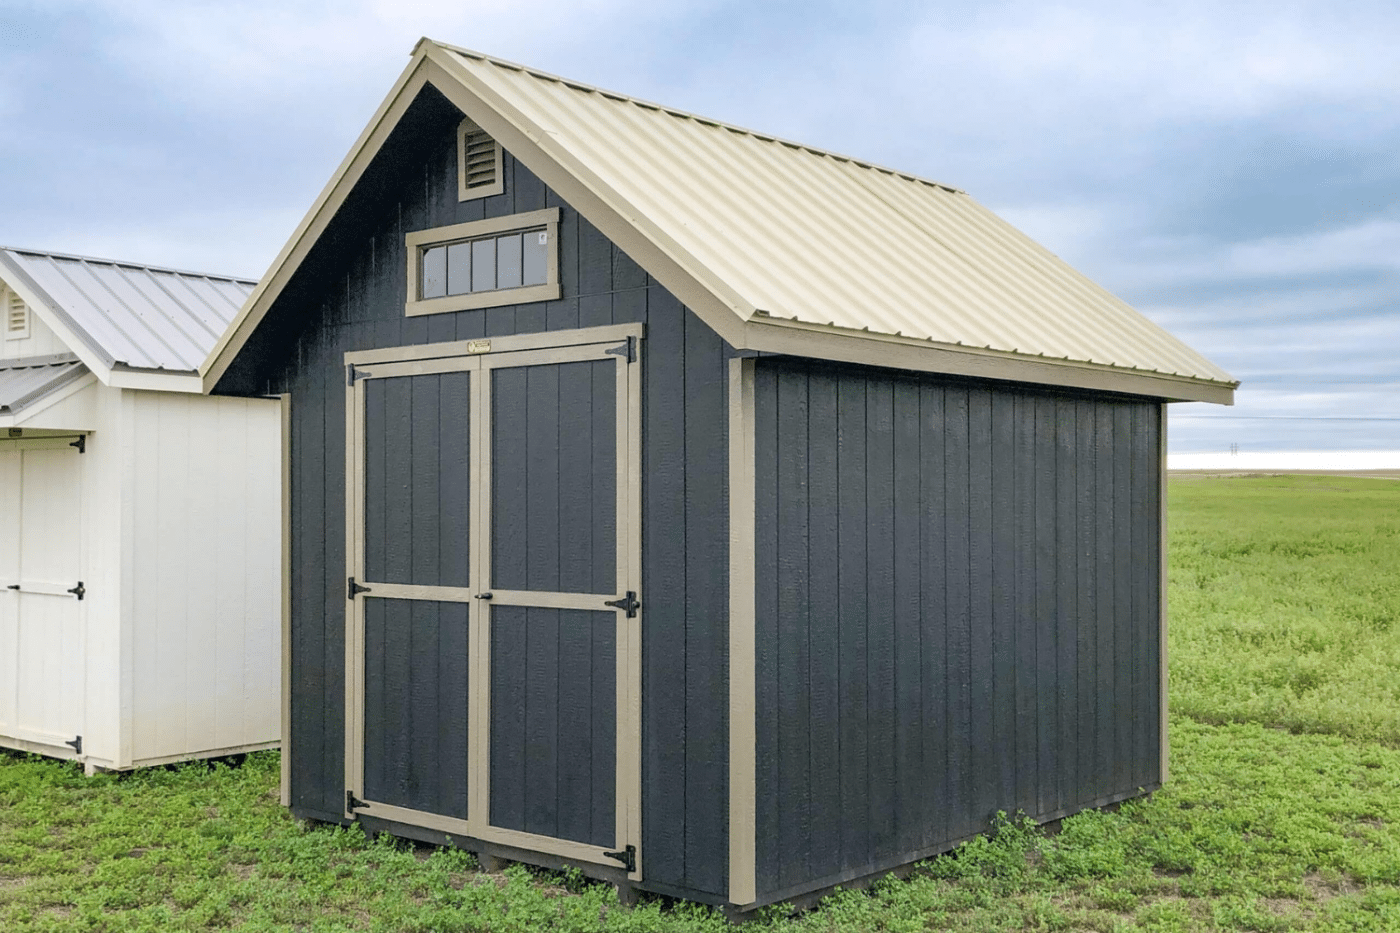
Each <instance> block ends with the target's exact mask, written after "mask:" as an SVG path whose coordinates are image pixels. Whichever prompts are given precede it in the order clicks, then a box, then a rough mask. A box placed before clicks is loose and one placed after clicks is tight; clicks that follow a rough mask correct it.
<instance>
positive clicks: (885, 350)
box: [200, 39, 1238, 405]
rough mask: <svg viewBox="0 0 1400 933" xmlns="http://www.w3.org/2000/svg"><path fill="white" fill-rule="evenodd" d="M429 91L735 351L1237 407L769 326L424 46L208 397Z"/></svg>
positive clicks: (935, 350) (273, 276)
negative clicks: (415, 104) (416, 102)
mask: <svg viewBox="0 0 1400 933" xmlns="http://www.w3.org/2000/svg"><path fill="white" fill-rule="evenodd" d="M429 84H431V85H432V86H433V87H434V88H435V89H436V90H437V91H439V92H440V93H441V94H442V95H443V96H444V97H446V98H447V99H448V101H450V102H451V103H452V104H453V105H454V106H456V107H457V109H459V110H460V111H462V113H464V114H465V115H467V116H469V117H470V118H471V119H472V120H473V121H475V122H476V123H477V124H478V125H479V126H481V127H482V129H484V130H486V132H487V133H489V134H490V135H491V136H492V137H494V138H495V139H496V140H497V141H498V142H499V143H500V144H501V145H502V146H503V147H504V148H505V149H506V150H507V151H509V152H510V153H511V154H512V155H513V156H514V157H515V158H517V159H518V160H519V161H520V162H521V163H522V164H524V165H525V167H526V168H528V169H529V170H530V171H531V172H533V173H534V174H535V175H536V176H538V177H539V178H540V180H541V181H543V182H544V183H545V184H546V185H548V186H549V187H550V188H551V189H553V190H554V191H556V192H558V194H559V195H560V197H562V198H563V199H564V200H565V201H567V202H568V203H569V204H570V205H572V206H573V207H574V208H575V209H577V210H578V211H579V212H580V213H581V214H582V215H583V216H584V217H586V218H587V219H588V221H589V222H590V223H592V224H593V225H594V226H595V227H597V228H598V230H599V231H600V232H601V233H603V234H604V235H605V236H607V237H608V238H609V239H611V240H612V241H613V242H614V243H616V244H617V245H618V246H619V247H620V248H621V249H622V250H623V251H624V252H626V253H627V254H628V255H629V256H630V257H632V259H634V260H635V261H636V262H637V263H638V264H640V265H641V266H642V268H644V269H646V271H647V272H648V273H649V274H650V275H651V276H652V278H654V279H655V280H656V281H657V282H658V283H660V284H661V285H662V286H663V287H665V288H666V289H667V290H668V291H670V292H671V293H672V294H673V295H675V296H676V298H677V299H678V300H679V301H680V302H681V303H682V304H684V305H685V306H686V307H688V308H689V309H690V310H692V311H694V312H695V313H696V314H697V315H698V316H699V317H700V318H701V319H702V320H703V321H704V322H705V323H706V324H707V325H709V326H710V327H711V328H712V329H714V330H715V332H716V333H718V334H719V335H720V337H722V338H723V339H724V340H725V341H726V342H728V343H729V344H730V345H731V346H733V347H735V348H736V349H741V350H743V349H747V350H756V351H760V352H771V353H783V354H792V355H800V356H809V357H814V358H817V359H827V360H844V361H848V362H859V363H864V364H867V365H872V366H885V367H893V368H898V369H907V370H914V371H919V372H930V373H945V374H950V375H959V376H974V377H981V378H994V379H1005V380H1011V381H1018V382H1030V383H1039V384H1044V385H1054V386H1070V387H1076V388H1083V389H1091V390H1103V391H1113V392H1123V393H1128V394H1134V395H1146V396H1151V397H1156V398H1164V399H1168V400H1174V401H1208V402H1215V403H1218V404H1225V405H1230V404H1233V400H1234V390H1235V388H1236V386H1237V385H1238V383H1237V382H1230V383H1223V382H1214V381H1210V380H1205V379H1199V378H1192V377H1187V376H1177V375H1169V374H1163V373H1156V372H1146V371H1142V370H1133V369H1126V368H1123V367H1116V366H1110V365H1104V364H1099V363H1086V362H1079V361H1074V360H1055V359H1050V358H1044V357H1030V356H1025V355H1023V354H1017V353H1010V352H1001V351H994V350H983V349H980V348H974V347H968V346H962V345H950V344H938V343H934V342H931V341H927V340H917V339H911V338H907V337H902V336H900V335H899V334H879V333H874V332H869V331H851V330H844V329H841V328H836V327H823V326H821V325H814V324H809V323H805V322H799V321H788V320H786V319H781V320H780V319H775V318H769V317H767V316H765V315H764V314H763V313H762V312H760V311H759V309H757V308H755V307H753V306H752V305H751V304H749V303H748V302H747V301H745V299H744V298H743V297H742V296H741V295H740V294H739V293H738V292H737V291H734V290H733V289H730V288H728V287H727V286H726V285H725V283H724V282H723V281H721V280H719V279H718V278H717V277H716V276H713V275H710V274H708V272H707V270H706V269H705V268H704V266H703V265H702V264H701V263H700V262H699V261H698V260H697V259H696V258H695V257H694V256H693V255H691V254H690V253H688V252H687V251H686V250H685V249H684V248H683V247H682V246H681V244H679V243H677V242H676V241H675V240H674V239H673V238H672V237H670V236H668V235H667V234H666V233H665V231H663V230H661V229H659V228H658V227H656V226H655V225H654V224H651V223H650V222H649V221H648V219H647V218H646V216H645V214H644V212H642V211H639V210H637V209H636V208H635V207H634V206H633V205H631V204H630V203H629V202H628V201H627V200H626V198H624V197H623V196H622V195H621V194H620V193H619V192H618V191H616V190H615V189H613V188H612V187H611V186H609V185H608V184H607V183H606V182H604V181H603V180H602V179H601V178H599V177H598V176H597V175H596V174H594V173H592V172H590V171H589V170H588V169H587V167H586V166H584V165H582V164H581V163H580V162H579V161H578V160H577V159H572V158H571V157H570V156H569V153H568V152H567V151H566V150H565V148H564V147H563V145H562V144H561V143H560V142H559V141H558V140H557V139H555V138H554V137H553V136H552V135H551V134H550V133H549V132H548V131H543V130H540V129H539V128H538V127H535V125H534V124H533V123H532V122H531V121H530V120H529V119H528V118H527V117H526V116H525V115H524V114H522V113H520V112H519V111H518V110H517V109H516V108H515V107H514V106H513V105H512V104H511V103H510V102H509V101H507V100H506V99H505V98H503V97H502V96H501V95H500V94H498V93H496V92H495V91H493V89H492V88H491V87H489V86H488V85H487V84H486V83H484V82H482V81H481V80H480V79H478V78H477V77H476V76H475V75H473V74H472V73H471V72H470V71H468V70H467V69H465V68H463V67H462V66H461V64H460V63H459V61H458V60H457V59H456V57H455V56H454V55H452V54H451V52H450V51H449V50H448V49H446V48H444V47H442V46H439V45H438V44H436V43H434V42H432V41H431V40H428V39H423V40H420V41H419V43H418V45H417V46H416V47H415V49H414V51H413V55H412V58H411V60H410V62H409V64H408V67H407V68H405V69H404V72H403V73H402V74H401V75H400V76H399V79H398V80H397V81H396V82H395V84H394V86H393V88H392V89H391V90H390V92H389V94H388V96H387V97H386V98H385V99H384V101H383V103H381V104H380V106H379V108H378V109H377V110H376V111H375V114H374V116H373V118H372V119H371V120H370V122H369V125H368V126H367V127H366V128H365V130H364V131H363V132H362V133H361V134H360V137H359V138H358V139H357V140H356V142H355V144H354V146H353V147H352V148H351V150H350V152H349V154H348V155H347V156H346V157H345V159H344V161H342V162H341V164H340V166H339V167H338V168H337V169H336V171H335V173H334V175H332V176H331V179H330V181H329V182H328V183H327V185H326V187H325V188H324V189H323V190H322V192H321V194H320V195H319V196H318V197H317V199H316V201H315V203H314V204H313V205H312V208H311V210H310V211H309V212H308V213H307V214H306V216H305V217H304V218H303V219H302V221H301V223H300V224H299V225H298V226H297V228H296V230H295V232H293V234H292V236H291V238H290V239H289V240H288V241H287V244H286V245H285V246H284V247H283V248H282V250H281V252H280V253H279V254H278V255H277V258H276V259H274V260H273V263H272V265H271V266H270V267H269V269H268V272H267V274H266V275H264V276H263V278H262V279H261V280H260V281H259V283H258V286H257V288H256V289H255V290H254V291H253V293H252V294H251V295H250V296H249V298H248V300H247V301H246V302H245V303H244V306H243V308H242V309H240V311H239V313H238V315H237V316H236V317H235V318H234V322H233V324H232V326H230V327H229V329H228V330H227V331H226V332H225V334H224V336H223V338H222V339H221V340H220V341H219V343H218V344H217V345H216V346H215V347H214V349H213V351H212V352H211V353H210V355H209V358H208V360H207V361H206V362H205V364H204V366H203V367H201V369H200V376H201V379H202V390H203V391H205V392H210V391H212V390H213V389H214V387H215V386H216V385H217V384H218V382H219V380H220V379H221V378H222V377H223V376H224V374H225V373H226V372H227V371H228V369H229V367H230V366H231V365H232V363H233V361H234V359H235V358H236V357H237V355H238V353H239V351H240V350H241V349H242V348H243V346H244V345H245V344H246V343H247V342H248V340H249V339H250V338H251V337H252V335H253V333H254V331H256V330H257V328H258V325H259V324H261V323H262V321H263V319H264V318H265V317H266V316H267V314H268V312H269V311H270V310H271V308H272V307H273V305H275V304H276V302H277V300H278V298H279V297H280V296H281V295H282V293H283V292H284V290H285V289H286V288H287V286H288V284H289V283H290V282H291V280H292V278H293V276H294V275H295V274H296V271H297V270H298V268H300V266H301V264H302V262H303V261H304V260H305V259H306V258H307V256H308V255H309V254H310V252H311V250H312V248H313V247H314V245H315V244H316V242H317V240H318V238H319V237H320V236H321V234H322V233H324V232H325V230H326V228H327V226H328V225H329V224H330V223H331V221H332V219H333V218H334V217H335V215H336V213H337V211H338V210H339V209H340V208H341V206H342V205H343V204H344V203H345V201H346V199H347V198H348V197H349V196H350V193H351V192H352V191H353V190H354V188H355V186H356V184H357V183H358V182H359V181H360V179H361V178H362V177H363V176H364V174H365V172H366V170H367V169H368V168H369V166H370V163H371V162H372V161H373V159H374V157H375V156H376V155H377V154H378V153H379V152H380V150H381V149H382V148H383V146H384V144H385V143H386V142H387V140H388V139H389V136H390V133H391V132H392V131H393V129H394V127H395V126H397V125H398V123H399V121H400V120H401V119H402V118H403V116H404V114H405V113H406V112H407V111H408V108H409V106H410V105H411V104H412V103H413V101H414V99H415V98H416V97H417V96H418V94H419V92H421V91H422V90H423V89H424V88H425V87H426V86H427V85H429Z"/></svg>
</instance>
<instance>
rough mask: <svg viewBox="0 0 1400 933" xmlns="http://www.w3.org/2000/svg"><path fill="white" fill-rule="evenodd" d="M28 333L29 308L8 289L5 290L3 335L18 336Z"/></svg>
mask: <svg viewBox="0 0 1400 933" xmlns="http://www.w3.org/2000/svg"><path fill="white" fill-rule="evenodd" d="M28 332H29V306H28V305H26V304H25V303H24V299H23V298H21V297H20V296H18V295H16V294H15V293H14V292H12V291H11V290H10V289H8V288H7V289H5V334H6V336H19V335H21V334H26V333H28Z"/></svg>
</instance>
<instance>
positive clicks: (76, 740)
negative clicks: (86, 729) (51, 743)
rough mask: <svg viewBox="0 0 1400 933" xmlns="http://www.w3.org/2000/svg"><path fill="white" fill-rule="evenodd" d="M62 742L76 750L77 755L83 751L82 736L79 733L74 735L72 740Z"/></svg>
mask: <svg viewBox="0 0 1400 933" xmlns="http://www.w3.org/2000/svg"><path fill="white" fill-rule="evenodd" d="M63 744H64V745H67V746H68V747H70V748H72V749H73V751H75V752H77V753H78V754H79V755H81V754H82V753H83V737H82V736H81V735H78V736H74V737H73V741H71V742H64V743H63Z"/></svg>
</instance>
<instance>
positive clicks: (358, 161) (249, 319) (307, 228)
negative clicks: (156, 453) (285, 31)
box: [199, 43, 426, 393]
mask: <svg viewBox="0 0 1400 933" xmlns="http://www.w3.org/2000/svg"><path fill="white" fill-rule="evenodd" d="M421 46H422V44H421V43H420V49H419V50H417V51H415V52H414V55H413V57H412V59H411V60H410V61H409V63H408V67H407V68H405V69H404V70H403V73H402V74H400V75H399V79H398V80H397V81H395V82H394V86H393V88H392V89H390V91H389V93H388V95H387V96H386V97H385V98H384V101H383V103H381V104H380V105H379V108H378V109H377V110H376V111H375V112H374V116H373V117H371V118H370V121H369V124H368V125H367V126H366V127H365V129H364V131H363V132H362V133H360V136H359V138H358V139H356V140H355V144H354V145H353V146H352V147H350V152H349V153H348V154H347V155H346V156H345V158H344V159H343V160H342V161H341V163H340V166H339V167H338V168H337V169H336V170H335V173H334V174H333V175H331V178H330V181H328V182H327V183H326V186H325V188H323V189H322V190H321V193H320V195H319V196H317V198H316V201H315V202H314V203H313V204H312V206H311V209H310V210H309V211H307V212H306V216H305V217H303V218H302V220H301V223H299V224H298V225H297V228H296V230H295V231H293V233H292V236H291V238H290V239H288V240H287V243H286V245H284V246H283V247H282V250H281V252H279V253H278V254H277V258H276V259H274V260H273V261H272V265H271V266H269V267H268V270H267V273H266V274H265V275H263V277H262V278H261V279H259V280H258V284H257V287H256V288H254V289H253V292H252V294H250V295H249V296H248V299H247V300H246V301H245V302H244V303H243V307H242V308H241V309H240V310H239V312H238V314H237V316H236V317H235V318H234V320H233V323H232V324H230V325H229V327H228V329H227V330H226V331H224V335H223V336H222V337H220V338H219V342H218V343H216V344H215V345H214V349H213V350H211V351H210V352H209V356H208V357H207V358H206V359H205V361H204V364H203V365H201V366H200V368H199V373H200V377H201V388H200V391H202V392H205V393H208V392H210V391H211V390H212V389H213V388H214V386H215V385H216V384H217V383H218V381H219V380H220V379H221V378H222V377H223V375H224V373H225V372H227V371H228V368H229V366H230V365H231V364H232V363H233V360H234V357H236V356H237V355H238V351H239V350H241V349H242V348H243V345H244V344H245V343H247V342H248V338H249V337H251V336H252V334H253V331H254V330H256V329H257V327H258V325H259V324H261V323H262V320H263V318H264V317H265V316H266V315H267V312H268V310H269V309H270V308H271V307H272V305H273V303H274V302H275V301H276V300H277V298H278V296H279V295H281V294H282V290H283V289H284V288H286V286H287V283H288V282H289V281H291V278H292V275H293V274H295V272H296V270H297V269H298V268H299V267H300V266H301V263H302V261H303V260H305V258H306V256H307V254H308V253H309V252H310V251H311V248H312V246H314V245H315V243H316V241H317V240H318V239H319V238H320V236H321V234H322V233H324V232H325V229H326V226H327V225H328V224H329V223H330V221H331V219H332V218H333V217H335V215H336V212H337V211H339V210H340V207H341V205H342V204H344V203H345V199H346V198H347V197H348V196H349V194H350V192H351V191H352V190H354V187H355V185H356V183H357V182H359V180H360V178H361V177H362V176H363V175H364V172H365V169H366V168H368V167H369V164H370V162H371V161H372V160H373V159H374V157H375V155H377V154H378V153H379V150H380V149H381V148H382V147H383V145H384V142H385V140H387V139H388V138H389V134H390V133H391V132H392V131H393V129H394V127H395V126H397V125H398V122H399V120H400V119H401V118H402V117H403V115H404V112H405V111H407V110H408V106H409V104H411V103H412V102H413V99H414V98H415V97H417V96H418V92H419V91H420V90H422V88H423V85H424V84H425V83H426V78H425V76H424V74H423V61H424V53H423V51H422V50H421Z"/></svg>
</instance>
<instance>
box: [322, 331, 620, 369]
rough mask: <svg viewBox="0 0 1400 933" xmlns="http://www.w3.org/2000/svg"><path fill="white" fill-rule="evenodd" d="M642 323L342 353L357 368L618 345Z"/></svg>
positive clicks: (346, 360)
mask: <svg viewBox="0 0 1400 933" xmlns="http://www.w3.org/2000/svg"><path fill="white" fill-rule="evenodd" d="M642 331H643V329H642V325H641V324H607V325H604V326H602V327H579V328H571V329H569V330H550V331H540V332H539V333H534V334H513V335H511V336H508V337H482V338H479V339H476V340H450V341H445V342H443V343H420V344H417V345H416V346H410V347H382V348H380V349H377V350H354V351H352V352H350V353H346V354H345V362H347V363H353V364H355V365H356V366H371V365H376V364H381V363H399V362H406V361H408V360H432V359H444V358H447V357H459V356H488V355H491V354H497V353H514V352H518V351H520V350H543V349H549V348H553V347H571V346H577V345H580V344H588V343H620V342H621V341H623V340H626V339H627V338H628V337H641V336H642Z"/></svg>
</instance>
